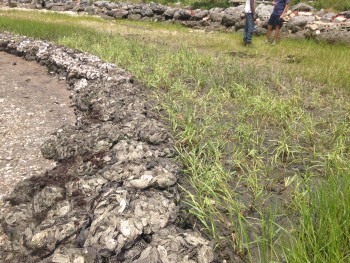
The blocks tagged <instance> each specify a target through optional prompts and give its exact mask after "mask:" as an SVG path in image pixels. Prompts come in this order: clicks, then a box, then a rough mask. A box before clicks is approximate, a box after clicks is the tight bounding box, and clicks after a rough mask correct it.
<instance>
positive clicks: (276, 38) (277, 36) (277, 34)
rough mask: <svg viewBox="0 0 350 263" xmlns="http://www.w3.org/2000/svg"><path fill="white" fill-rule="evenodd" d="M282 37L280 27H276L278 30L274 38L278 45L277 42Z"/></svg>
mask: <svg viewBox="0 0 350 263" xmlns="http://www.w3.org/2000/svg"><path fill="white" fill-rule="evenodd" d="M279 36H280V26H276V30H275V37H274V42H275V43H276V44H277V41H278V39H279Z"/></svg>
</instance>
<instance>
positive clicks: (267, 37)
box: [265, 25, 272, 43]
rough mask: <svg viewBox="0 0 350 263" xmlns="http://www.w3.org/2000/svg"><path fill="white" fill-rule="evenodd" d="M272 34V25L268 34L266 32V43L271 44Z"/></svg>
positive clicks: (269, 26)
mask: <svg viewBox="0 0 350 263" xmlns="http://www.w3.org/2000/svg"><path fill="white" fill-rule="evenodd" d="M271 32H272V25H268V26H267V32H266V41H265V42H266V43H269V41H270V36H271Z"/></svg>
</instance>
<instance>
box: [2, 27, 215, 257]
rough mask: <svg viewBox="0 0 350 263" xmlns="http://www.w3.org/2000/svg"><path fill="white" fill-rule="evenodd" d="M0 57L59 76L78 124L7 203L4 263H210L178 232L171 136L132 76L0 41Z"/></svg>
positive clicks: (51, 50)
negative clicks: (46, 165) (47, 164)
mask: <svg viewBox="0 0 350 263" xmlns="http://www.w3.org/2000/svg"><path fill="white" fill-rule="evenodd" d="M0 51H5V52H8V53H11V54H14V55H17V56H23V57H25V58H26V59H28V60H36V61H37V62H38V63H40V64H41V65H45V66H47V68H48V69H49V70H50V71H53V72H56V73H57V74H59V75H61V77H65V78H66V80H67V82H68V83H69V87H70V90H71V99H72V103H73V104H74V107H75V114H76V119H77V121H76V124H75V125H74V126H65V127H62V128H61V129H59V130H58V131H57V132H56V133H55V135H54V136H53V137H52V138H51V139H49V140H48V141H47V142H45V143H44V145H43V146H42V154H43V156H44V157H45V158H48V159H52V160H55V161H56V162H57V166H56V167H55V168H53V169H52V170H50V171H47V172H46V173H45V174H43V175H41V176H37V177H31V178H29V179H26V180H24V181H22V182H20V183H18V184H17V185H16V187H15V190H14V191H13V192H12V193H11V194H10V195H9V196H7V198H6V200H7V201H8V202H9V205H8V206H7V208H6V209H5V211H4V213H2V214H1V215H0V223H1V226H0V261H1V262H8V263H11V262H26V263H30V262H58V263H66V262H67V263H68V262H72V263H73V262H74V263H83V262H88V263H89V262H135V263H136V262H138V263H143V262H145V263H147V262H149V263H153V262H154V263H155V262H164V263H165V262H178V263H180V262H183V263H185V262H186V263H187V262H201V263H205V262H212V261H213V252H212V248H211V247H210V245H209V242H208V241H207V240H206V239H204V238H203V237H201V235H200V234H199V233H196V232H194V231H190V230H184V229H181V228H179V227H177V226H175V224H174V222H175V220H176V218H177V215H178V205H177V202H178V201H179V194H178V190H177V186H176V183H177V180H178V177H179V175H180V167H179V166H178V165H177V164H176V163H175V162H174V160H173V157H174V149H173V141H172V138H171V135H170V134H169V132H168V130H167V127H166V126H165V125H164V124H163V123H162V122H161V120H160V119H159V117H158V115H157V114H155V112H153V111H152V107H151V105H149V104H148V103H147V101H146V100H145V97H144V96H143V95H142V90H141V87H139V86H138V85H137V84H135V83H134V81H133V79H132V76H131V75H130V74H128V73H127V72H125V71H124V70H122V69H118V68H116V67H115V66H114V65H113V64H109V63H104V62H102V61H101V60H100V59H99V58H97V57H95V56H92V55H88V54H84V53H81V52H78V51H75V50H71V49H67V48H64V47H57V46H54V45H52V44H50V43H47V42H44V41H37V40H32V39H28V38H25V37H19V36H14V35H11V34H6V33H0Z"/></svg>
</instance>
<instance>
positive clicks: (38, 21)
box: [0, 12, 350, 262]
mask: <svg viewBox="0 0 350 263" xmlns="http://www.w3.org/2000/svg"><path fill="white" fill-rule="evenodd" d="M0 15H1V20H0V29H1V30H6V31H12V32H16V33H19V34H23V35H27V36H33V37H36V38H45V39H48V40H52V41H55V42H56V43H59V44H63V45H66V46H69V47H71V48H76V49H79V50H83V51H86V52H90V53H93V54H95V55H98V56H99V57H101V58H102V59H104V60H106V61H110V62H113V63H116V64H117V65H118V66H121V67H123V68H126V69H127V70H129V71H130V72H132V73H133V74H134V75H135V76H136V78H137V79H138V80H140V81H143V82H144V83H145V84H146V85H147V86H148V87H149V88H150V91H151V92H153V93H154V94H153V95H151V96H153V97H154V98H156V99H157V100H158V102H159V104H160V105H161V107H162V108H163V109H164V110H165V111H166V113H167V116H168V121H169V123H170V124H171V126H172V129H173V132H174V135H175V138H176V145H175V147H176V149H177V151H178V153H179V159H180V160H181V162H182V163H183V165H184V172H185V173H186V174H187V175H188V182H189V183H190V184H191V188H192V190H191V191H190V190H186V189H185V190H184V192H185V195H186V198H185V201H184V204H185V206H186V207H187V210H188V212H189V213H190V214H192V215H193V216H194V217H195V218H196V220H197V223H194V225H196V226H197V227H199V228H201V229H202V230H203V231H205V232H206V233H207V235H209V236H210V237H211V238H212V239H213V240H215V241H216V244H217V248H218V253H219V254H220V257H221V258H226V259H230V256H231V254H232V251H234V252H235V253H236V255H238V256H239V257H241V258H242V259H243V260H246V261H250V262H270V261H278V260H282V257H284V259H285V260H286V261H288V262H318V261H314V260H313V259H312V258H310V257H309V259H308V260H306V258H302V255H309V252H310V251H313V249H316V248H319V245H321V244H322V243H321V242H323V241H322V240H319V239H322V238H324V236H321V235H320V236H316V237H315V236H314V233H313V232H314V231H315V230H317V229H318V228H317V227H319V221H318V220H319V218H320V217H318V216H316V217H315V216H311V215H318V214H321V212H317V211H316V210H315V209H316V208H317V207H314V204H315V203H317V202H319V203H323V205H324V207H327V206H329V203H327V202H328V201H329V202H331V201H332V200H337V201H338V202H339V205H334V209H336V208H337V209H339V210H331V209H330V210H329V213H333V211H334V212H335V213H338V214H339V213H340V214H341V213H343V214H344V213H345V212H346V211H347V210H344V209H345V208H346V209H347V205H348V204H347V202H348V200H350V199H349V198H350V196H349V194H350V193H349V191H346V189H343V188H341V189H340V188H339V187H338V188H334V195H333V197H331V198H330V199H329V200H328V201H327V194H326V193H327V189H328V187H329V185H328V180H331V178H335V175H337V176H338V177H337V178H338V179H337V181H336V182H341V181H340V178H343V179H342V180H346V178H347V175H349V167H348V165H347V163H348V162H349V151H350V149H349V145H350V125H349V120H350V111H349V109H350V105H349V97H348V92H349V91H348V90H347V89H348V87H350V79H349V78H348V67H349V63H348V59H347V58H348V57H349V55H350V54H349V49H348V47H346V46H343V45H334V46H332V48H331V47H330V46H328V45H326V44H322V43H321V44H320V43H315V42H312V41H298V42H297V41H293V40H284V41H283V42H282V43H281V44H280V45H278V46H276V47H270V46H266V45H263V44H262V43H263V39H262V38H256V39H255V41H256V48H255V49H252V50H247V49H245V48H244V47H243V46H241V44H240V41H241V36H240V35H238V34H230V35H228V34H220V33H215V34H205V33H202V32H195V31H189V30H187V29H184V28H180V27H179V26H177V25H168V24H166V25H164V24H159V23H158V24H155V23H140V22H129V21H116V22H113V23H111V22H106V21H103V20H99V19H97V18H88V17H83V16H81V17H69V16H65V15H59V14H54V15H52V16H51V15H50V14H41V13H38V12H33V13H31V12H0ZM311 51H312V52H311ZM290 58H297V59H293V60H292V63H290V61H289V60H287V59H290ZM334 58H337V63H333V59H334ZM340 175H342V177H340ZM316 183H317V184H316ZM333 183H334V187H335V186H336V183H335V182H333ZM344 186H345V184H344ZM316 189H317V191H316ZM322 192H324V193H325V194H324V195H322V198H323V199H322V200H323V201H317V198H318V196H317V193H322ZM315 193H316V194H315ZM337 195H339V196H338V199H337ZM340 197H341V198H340ZM313 200H315V201H313ZM310 211H313V212H312V213H313V214H310V215H308V213H309V212H310ZM325 211H326V209H324V210H323V211H322V213H325ZM326 215H327V214H326ZM327 216H328V217H330V216H333V214H332V215H330V214H328V215H327ZM344 220H348V219H347V218H344ZM300 222H302V224H300ZM323 222H324V223H325V225H323V227H324V228H327V229H329V230H330V231H333V230H331V229H332V228H333V226H332V225H330V223H331V220H328V221H326V220H323ZM327 222H328V223H327ZM334 222H335V223H336V224H337V226H334V227H335V228H338V229H339V231H343V232H344V233H346V234H345V235H344V236H345V237H344V238H342V239H339V240H341V242H343V241H347V239H346V237H347V236H348V234H347V233H348V232H346V231H347V230H346V227H347V224H346V223H344V222H347V221H344V222H343V223H342V222H339V221H334ZM302 228H305V229H302ZM303 231H304V232H303ZM301 233H303V234H302V236H300V234H301ZM308 235H309V236H308ZM336 235H337V233H334V242H336V240H337V239H336V238H335V236H336ZM311 237H312V238H314V240H313V242H314V241H315V240H316V242H319V243H318V244H319V245H317V246H315V245H314V244H313V243H310V242H309V243H308V240H307V239H311ZM346 244H347V243H344V244H343V243H339V244H332V247H330V249H332V250H334V247H333V246H338V247H339V249H338V250H334V253H335V254H336V255H335V254H334V255H333V254H331V253H330V252H329V251H328V250H327V251H325V252H324V253H323V252H322V253H323V254H327V255H332V258H334V260H343V261H337V262H346V261H345V260H346V259H347V254H346V248H345V246H346ZM291 248H295V249H296V250H294V249H293V250H292V249H291ZM230 251H231V254H230V253H229V252H230ZM344 251H345V252H344ZM315 259H316V258H315ZM317 259H318V258H317ZM298 260H299V261H298ZM303 260H304V261H303ZM319 262H322V261H319ZM324 262H327V261H324ZM329 262H332V261H329ZM334 262H336V261H334Z"/></svg>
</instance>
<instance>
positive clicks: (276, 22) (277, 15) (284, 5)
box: [265, 0, 289, 45]
mask: <svg viewBox="0 0 350 263" xmlns="http://www.w3.org/2000/svg"><path fill="white" fill-rule="evenodd" d="M273 5H274V6H275V7H274V9H273V12H272V14H271V16H270V19H269V22H268V27H267V32H266V40H265V43H266V44H268V43H270V35H271V32H272V30H273V29H275V36H274V40H273V42H272V45H275V44H276V43H277V41H278V38H279V34H280V29H281V27H282V24H283V17H284V16H285V15H286V13H287V11H288V6H289V0H274V1H273Z"/></svg>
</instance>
